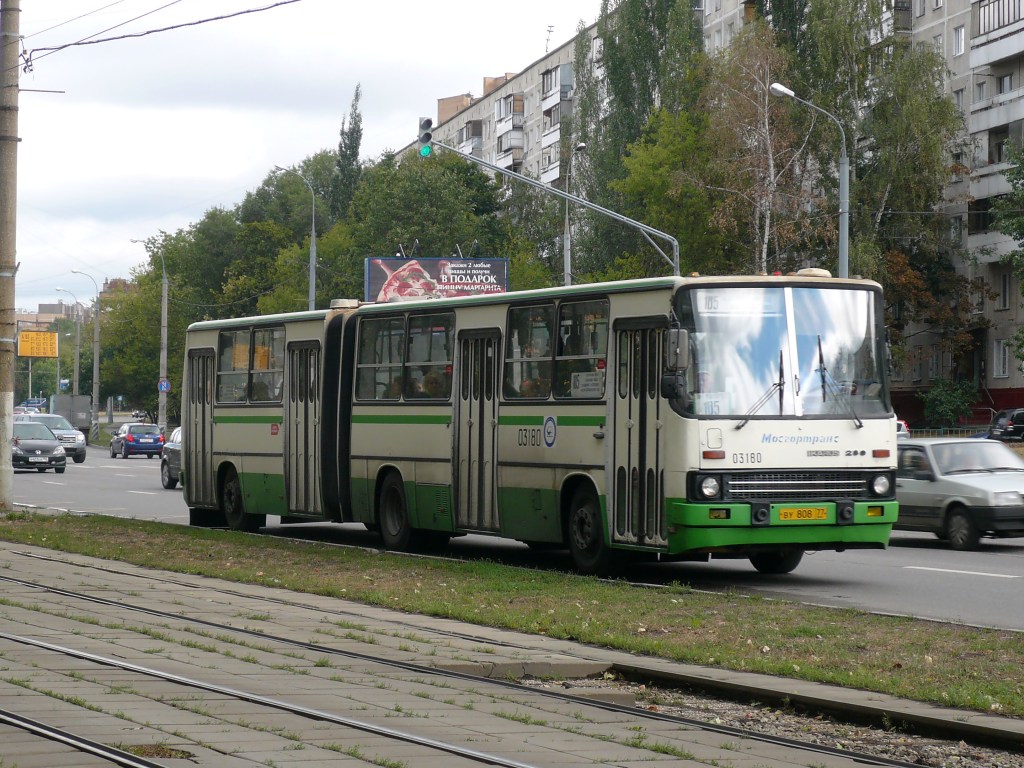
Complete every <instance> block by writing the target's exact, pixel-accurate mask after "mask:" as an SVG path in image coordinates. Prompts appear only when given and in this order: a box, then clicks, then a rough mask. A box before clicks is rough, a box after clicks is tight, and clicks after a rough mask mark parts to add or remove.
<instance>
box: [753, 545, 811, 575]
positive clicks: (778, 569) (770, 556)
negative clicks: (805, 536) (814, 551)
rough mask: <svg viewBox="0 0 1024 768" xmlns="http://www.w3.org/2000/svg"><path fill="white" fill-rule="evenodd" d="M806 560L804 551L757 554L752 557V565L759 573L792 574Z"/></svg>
mask: <svg viewBox="0 0 1024 768" xmlns="http://www.w3.org/2000/svg"><path fill="white" fill-rule="evenodd" d="M803 559H804V553H803V551H802V550H799V549H797V550H794V551H791V552H757V553H756V554H753V555H751V556H750V564H751V565H753V566H754V568H756V569H757V571H758V573H773V574H779V573H790V572H792V570H793V569H794V568H796V567H797V566H798V565H800V561H801V560H803Z"/></svg>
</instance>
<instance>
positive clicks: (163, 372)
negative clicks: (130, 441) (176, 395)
mask: <svg viewBox="0 0 1024 768" xmlns="http://www.w3.org/2000/svg"><path fill="white" fill-rule="evenodd" d="M160 270H161V272H163V280H162V281H161V283H160V382H159V383H158V384H157V417H156V421H157V424H158V425H159V427H160V431H161V432H165V433H166V431H167V388H168V383H169V382H168V381H167V265H166V264H165V263H164V251H163V246H161V247H160ZM168 437H170V435H168Z"/></svg>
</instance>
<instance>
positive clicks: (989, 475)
mask: <svg viewBox="0 0 1024 768" xmlns="http://www.w3.org/2000/svg"><path fill="white" fill-rule="evenodd" d="M897 452H898V453H897V457H898V465H897V470H896V499H897V501H899V504H900V513H899V518H898V519H897V521H896V525H895V526H894V527H895V528H896V529H897V530H903V531H929V532H931V533H934V534H935V535H936V536H938V537H939V538H940V539H943V540H947V541H949V545H950V546H951V547H952V548H953V549H975V548H976V547H977V546H978V541H979V539H980V538H981V537H982V536H992V537H997V538H1003V537H1011V536H1024V460H1022V459H1021V458H1020V457H1019V456H1018V455H1017V454H1016V453H1014V452H1013V451H1012V450H1011V449H1010V448H1008V447H1007V446H1006V445H1005V444H1003V443H1000V442H999V441H997V440H988V439H976V438H970V437H967V438H963V437H959V438H952V437H934V438H926V439H916V440H915V439H908V440H901V441H900V442H899V445H898V447H897Z"/></svg>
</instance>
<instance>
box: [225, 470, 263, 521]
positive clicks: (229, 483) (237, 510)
mask: <svg viewBox="0 0 1024 768" xmlns="http://www.w3.org/2000/svg"><path fill="white" fill-rule="evenodd" d="M220 508H221V511H223V512H224V519H225V520H226V521H227V523H228V528H230V529H231V530H233V531H245V532H247V533H256V531H258V530H259V529H260V528H262V527H263V526H264V525H266V524H267V516H266V515H247V514H245V501H244V500H243V499H242V483H241V482H240V481H239V480H238V473H237V472H235V470H233V469H229V470H228V471H227V473H225V475H224V482H223V484H222V485H221V489H220Z"/></svg>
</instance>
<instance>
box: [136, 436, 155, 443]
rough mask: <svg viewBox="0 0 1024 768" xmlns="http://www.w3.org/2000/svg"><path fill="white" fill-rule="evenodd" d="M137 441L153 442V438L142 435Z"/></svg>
mask: <svg viewBox="0 0 1024 768" xmlns="http://www.w3.org/2000/svg"><path fill="white" fill-rule="evenodd" d="M139 442H140V443H152V442H153V438H152V437H144V438H142V439H141V440H139Z"/></svg>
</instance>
